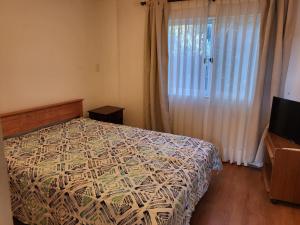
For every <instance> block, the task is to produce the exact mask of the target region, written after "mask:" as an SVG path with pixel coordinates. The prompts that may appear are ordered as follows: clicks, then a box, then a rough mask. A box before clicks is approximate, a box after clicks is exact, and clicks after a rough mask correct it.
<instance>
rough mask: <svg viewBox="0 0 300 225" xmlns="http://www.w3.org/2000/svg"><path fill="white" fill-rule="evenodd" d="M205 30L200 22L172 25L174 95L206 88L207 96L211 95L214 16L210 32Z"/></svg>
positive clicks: (170, 90) (171, 87)
mask: <svg viewBox="0 0 300 225" xmlns="http://www.w3.org/2000/svg"><path fill="white" fill-rule="evenodd" d="M202 30H203V27H202V25H199V24H188V25H186V24H170V25H169V88H168V93H169V95H171V96H172V95H177V96H178V95H179V96H197V95H199V91H200V88H202V90H204V91H203V94H204V96H206V97H209V93H210V87H211V85H210V83H211V74H212V64H213V62H214V59H213V57H212V50H213V46H212V44H213V30H214V19H213V18H210V19H209V20H208V23H207V26H206V29H205V30H206V33H203V32H202ZM194 73H198V74H197V75H196V76H195V74H194ZM202 73H203V74H204V76H201V74H202ZM178 75H179V76H178Z"/></svg>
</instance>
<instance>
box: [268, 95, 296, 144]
mask: <svg viewBox="0 0 300 225" xmlns="http://www.w3.org/2000/svg"><path fill="white" fill-rule="evenodd" d="M269 131H271V132H272V133H274V134H277V135H279V136H281V137H284V138H287V139H289V140H291V141H293V142H295V143H297V144H300V102H296V101H292V100H288V99H284V98H279V97H274V98H273V104H272V111H271V119H270V124H269Z"/></svg>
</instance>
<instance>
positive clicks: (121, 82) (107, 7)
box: [96, 0, 145, 127]
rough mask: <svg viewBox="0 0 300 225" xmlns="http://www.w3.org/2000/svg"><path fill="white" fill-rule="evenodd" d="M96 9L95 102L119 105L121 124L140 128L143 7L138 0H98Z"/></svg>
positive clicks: (141, 112)
mask: <svg viewBox="0 0 300 225" xmlns="http://www.w3.org/2000/svg"><path fill="white" fill-rule="evenodd" d="M97 10H98V18H97V21H98V24H97V27H98V30H97V32H98V35H97V37H98V39H97V52H98V53H97V55H96V58H97V60H98V61H96V64H99V65H100V70H99V73H97V74H98V75H97V77H98V78H97V80H98V81H97V85H98V91H97V92H96V93H97V95H98V96H97V101H98V102H99V104H100V105H101V104H112V105H118V106H123V107H124V108H125V111H124V123H125V124H128V125H132V126H138V127H143V125H144V123H143V63H144V33H145V32H144V31H145V7H143V6H141V5H140V1H138V0H101V1H99V3H98V7H97Z"/></svg>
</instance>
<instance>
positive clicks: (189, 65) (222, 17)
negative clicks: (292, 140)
mask: <svg viewBox="0 0 300 225" xmlns="http://www.w3.org/2000/svg"><path fill="white" fill-rule="evenodd" d="M261 9H262V5H261V3H260V1H259V0H218V1H216V2H211V1H207V0H196V1H187V2H183V3H172V4H171V10H170V18H169V86H168V94H169V99H170V112H171V120H172V129H173V132H174V133H178V134H184V135H189V136H195V137H199V138H202V139H204V140H207V141H211V142H213V143H214V144H215V145H216V146H217V147H219V149H220V151H221V153H222V157H223V160H224V161H230V162H236V163H237V164H242V163H243V164H245V165H247V163H249V162H251V161H253V159H254V157H255V154H256V151H257V143H258V136H257V135H256V133H257V125H256V124H253V123H252V120H253V119H254V118H253V115H254V113H253V112H251V110H250V109H251V108H252V106H253V104H254V101H253V99H254V94H255V88H256V79H257V69H258V58H259V39H260V21H261Z"/></svg>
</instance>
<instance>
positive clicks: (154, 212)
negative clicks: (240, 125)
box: [4, 118, 222, 225]
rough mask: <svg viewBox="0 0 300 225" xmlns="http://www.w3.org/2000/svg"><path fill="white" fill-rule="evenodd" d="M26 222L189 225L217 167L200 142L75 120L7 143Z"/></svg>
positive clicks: (15, 194)
mask: <svg viewBox="0 0 300 225" xmlns="http://www.w3.org/2000/svg"><path fill="white" fill-rule="evenodd" d="M4 146H5V147H4V151H5V156H6V159H7V163H8V170H9V175H10V187H11V192H12V197H11V198H12V207H13V213H14V216H15V217H16V218H18V219H19V220H20V221H22V222H23V223H27V224H45V225H46V224H47V225H48V224H49V225H56V224H64V225H75V224H119V225H131V224H145V225H150V224H153V225H154V224H157V225H163V224H174V225H175V224H176V225H180V224H188V223H189V221H190V218H191V214H192V211H193V210H194V207H195V206H196V204H197V202H198V201H199V199H200V198H201V197H202V196H203V194H204V193H205V192H206V190H207V188H208V185H209V181H210V175H211V172H212V170H220V169H221V168H222V164H221V161H220V158H219V156H218V152H217V150H216V148H215V146H214V145H212V144H210V143H207V142H205V141H201V140H199V139H195V138H190V137H184V136H178V135H172V134H166V133H159V132H154V131H148V130H143V129H138V128H132V127H128V126H123V125H115V124H110V123H103V122H99V121H94V120H91V119H86V118H80V119H74V120H71V121H69V122H66V123H62V124H59V125H55V126H51V127H48V128H44V129H40V130H38V131H35V132H31V133H29V134H26V135H23V136H20V137H15V138H10V139H7V140H5V141H4Z"/></svg>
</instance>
